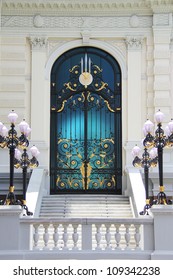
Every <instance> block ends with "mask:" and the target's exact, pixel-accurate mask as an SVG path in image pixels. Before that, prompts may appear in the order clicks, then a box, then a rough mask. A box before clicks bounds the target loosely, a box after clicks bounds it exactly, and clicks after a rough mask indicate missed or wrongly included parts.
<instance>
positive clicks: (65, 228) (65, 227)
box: [62, 225, 68, 250]
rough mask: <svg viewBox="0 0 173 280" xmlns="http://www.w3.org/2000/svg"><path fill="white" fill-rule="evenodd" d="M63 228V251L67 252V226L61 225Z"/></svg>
mask: <svg viewBox="0 0 173 280" xmlns="http://www.w3.org/2000/svg"><path fill="white" fill-rule="evenodd" d="M63 227H64V233H63V236H62V238H63V242H64V248H63V249H64V250H68V247H67V241H68V233H67V228H68V225H63Z"/></svg>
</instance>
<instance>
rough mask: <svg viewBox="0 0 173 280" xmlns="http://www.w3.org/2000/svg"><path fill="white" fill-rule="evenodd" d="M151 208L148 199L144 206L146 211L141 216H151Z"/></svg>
mask: <svg viewBox="0 0 173 280" xmlns="http://www.w3.org/2000/svg"><path fill="white" fill-rule="evenodd" d="M150 208H151V204H150V200H149V199H146V204H145V206H144V210H143V211H141V212H140V213H139V214H140V215H149V213H148V211H149V209H150Z"/></svg>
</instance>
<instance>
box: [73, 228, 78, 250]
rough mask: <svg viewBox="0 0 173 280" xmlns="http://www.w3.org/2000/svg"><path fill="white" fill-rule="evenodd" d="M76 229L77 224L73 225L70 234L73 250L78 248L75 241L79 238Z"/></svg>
mask: <svg viewBox="0 0 173 280" xmlns="http://www.w3.org/2000/svg"><path fill="white" fill-rule="evenodd" d="M77 229H78V225H73V234H72V238H73V243H74V247H73V250H78V247H77V242H78V239H79V234H78V233H77Z"/></svg>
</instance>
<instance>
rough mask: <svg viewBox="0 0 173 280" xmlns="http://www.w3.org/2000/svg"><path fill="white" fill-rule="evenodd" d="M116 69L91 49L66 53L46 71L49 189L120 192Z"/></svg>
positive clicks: (118, 75) (111, 61)
mask: <svg viewBox="0 0 173 280" xmlns="http://www.w3.org/2000/svg"><path fill="white" fill-rule="evenodd" d="M121 162H122V160H121V73H120V68H119V65H118V63H117V62H116V61H115V60H114V59H113V58H112V57H111V56H110V55H109V54H107V53H105V52H103V51H101V50H98V49H95V48H78V49H75V50H71V51H69V52H67V53H65V54H64V55H63V56H62V57H60V58H59V59H58V60H57V61H56V62H55V64H54V66H53V68H52V73H51V153H50V177H51V193H64V192H99V193H105V192H106V193H112V192H113V193H121V173H122V172H121V169H122V168H121V165H122V163H121Z"/></svg>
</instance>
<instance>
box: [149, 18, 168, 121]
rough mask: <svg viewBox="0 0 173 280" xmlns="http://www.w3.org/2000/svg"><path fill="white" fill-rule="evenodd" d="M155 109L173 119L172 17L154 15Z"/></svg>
mask: <svg viewBox="0 0 173 280" xmlns="http://www.w3.org/2000/svg"><path fill="white" fill-rule="evenodd" d="M153 24H154V25H153V35H154V108H155V111H157V110H158V109H160V110H161V111H163V113H164V114H165V115H166V118H165V120H164V121H165V122H168V121H169V120H170V118H171V96H170V90H171V79H170V39H171V30H172V27H171V25H172V15H170V14H168V13H166V14H154V16H153Z"/></svg>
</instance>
